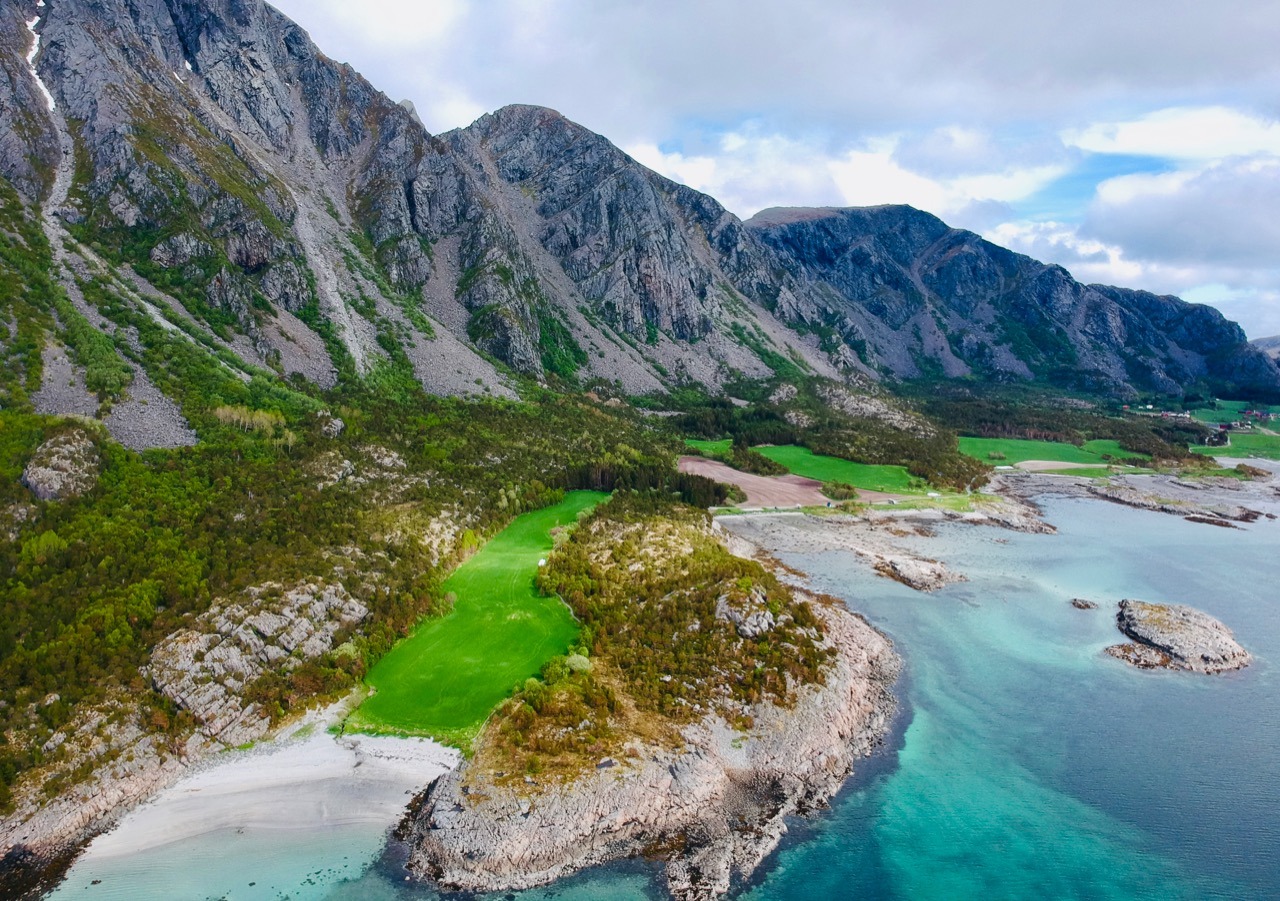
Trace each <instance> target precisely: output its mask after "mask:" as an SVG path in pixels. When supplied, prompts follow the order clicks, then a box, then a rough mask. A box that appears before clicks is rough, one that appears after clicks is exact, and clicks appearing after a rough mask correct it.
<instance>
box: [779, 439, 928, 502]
mask: <svg viewBox="0 0 1280 901" xmlns="http://www.w3.org/2000/svg"><path fill="white" fill-rule="evenodd" d="M754 450H756V451H757V452H758V453H761V454H763V455H764V456H766V457H768V458H769V459H770V460H773V461H774V462H775V463H781V464H782V465H783V466H785V467H786V468H787V469H789V470H790V471H791V472H793V473H795V474H796V475H798V476H804V477H805V478H806V479H816V480H817V481H819V482H844V483H845V484H847V485H852V486H853V487H855V488H863V489H866V490H867V491H888V492H894V493H900V494H901V493H909V492H916V493H919V492H920V490H921V489H920V488H918V487H916V485H915V484H914V483H913V480H912V478H911V474H910V473H909V472H907V470H906V469H905V468H904V467H902V466H872V465H870V464H868V463H853V462H851V461H849V460H841V459H840V458H839V457H824V456H821V455H819V454H815V453H814V452H813V451H811V450H809V449H808V448H807V447H796V446H795V445H780V446H777V447H757V448H754Z"/></svg>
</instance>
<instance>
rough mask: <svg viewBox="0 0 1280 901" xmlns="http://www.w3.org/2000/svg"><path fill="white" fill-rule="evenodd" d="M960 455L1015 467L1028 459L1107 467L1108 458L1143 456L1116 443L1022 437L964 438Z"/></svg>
mask: <svg viewBox="0 0 1280 901" xmlns="http://www.w3.org/2000/svg"><path fill="white" fill-rule="evenodd" d="M960 452H961V453H962V454H968V455H969V456H970V457H974V458H975V459H978V460H981V461H982V462H984V463H995V464H1000V465H1005V466H1012V465H1014V464H1015V463H1025V462H1026V461H1027V460H1049V461H1052V462H1054V463H1097V464H1100V465H1102V464H1106V463H1107V461H1106V460H1105V459H1103V456H1104V455H1110V456H1112V457H1116V458H1118V459H1126V458H1131V457H1143V458H1144V459H1145V458H1146V457H1145V455H1144V454H1135V453H1133V452H1132V451H1127V450H1125V449H1124V448H1122V447H1121V446H1120V445H1119V444H1118V443H1116V442H1115V441H1101V440H1100V441H1087V442H1085V444H1084V446H1083V447H1076V446H1075V445H1074V444H1066V443H1063V442H1059V441H1027V440H1025V439H1022V438H961V439H960ZM993 453H995V454H1004V459H998V458H996V459H993V458H992V457H991V454H993Z"/></svg>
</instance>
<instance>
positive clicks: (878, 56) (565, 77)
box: [276, 0, 1280, 144]
mask: <svg viewBox="0 0 1280 901" xmlns="http://www.w3.org/2000/svg"><path fill="white" fill-rule="evenodd" d="M276 2H277V5H279V6H280V7H281V8H282V9H283V10H284V11H285V12H286V13H289V14H292V15H294V16H295V17H297V18H298V19H299V20H300V21H301V22H302V24H303V25H304V26H305V27H307V28H309V29H311V30H313V32H314V34H315V36H316V38H317V39H319V40H320V41H321V43H322V44H323V45H324V46H325V48H326V50H327V52H329V53H331V54H333V55H335V56H338V57H340V58H344V59H347V60H349V61H350V62H352V63H353V64H354V65H355V66H356V67H357V68H359V69H360V70H361V71H363V72H365V73H366V74H367V75H369V76H370V77H371V78H372V80H373V81H374V82H375V83H376V84H378V85H379V86H380V87H382V88H384V89H385V90H387V91H388V92H390V93H391V94H392V95H394V96H396V97H409V98H410V99H412V100H414V101H415V103H417V104H418V105H419V107H421V108H423V109H424V110H431V109H432V108H433V107H434V97H435V94H436V92H437V91H438V90H440V89H441V88H442V86H445V85H449V86H452V88H453V89H455V90H464V92H465V93H467V94H468V95H469V96H470V97H472V98H474V100H475V102H476V103H478V104H480V105H481V106H483V107H485V108H487V109H493V108H496V107H498V106H502V105H504V104H507V103H512V102H528V103H540V104H543V105H546V106H551V107H554V108H556V109H559V110H560V111H561V112H563V113H565V114H566V115H568V116H570V117H571V118H573V119H575V120H577V121H580V122H583V123H584V124H586V125H588V126H590V127H592V128H595V129H596V130H598V131H601V132H603V133H606V134H608V135H610V136H611V137H613V138H614V139H615V140H618V141H620V142H623V143H628V144H630V143H634V142H637V141H644V140H650V141H658V142H662V141H666V140H669V139H670V138H671V137H673V136H674V134H673V131H674V129H676V128H677V127H679V126H681V125H683V124H687V123H689V122H702V123H716V124H719V125H725V124H733V123H737V122H740V121H743V120H746V119H749V118H753V117H755V118H759V119H761V120H762V121H763V122H765V123H766V124H767V127H768V129H769V130H781V131H784V132H785V133H787V134H791V135H796V134H800V133H804V132H806V131H811V130H814V129H829V130H831V131H832V133H834V134H836V135H837V136H838V137H839V138H840V139H841V140H844V141H848V140H852V139H855V138H857V137H859V136H863V135H866V134H885V133H896V132H899V131H903V130H909V129H917V128H920V127H922V126H923V127H926V128H927V127H932V126H933V125H936V124H940V123H942V124H945V123H959V125H960V127H961V129H969V128H974V127H998V126H1001V125H1004V124H1009V123H1028V122H1031V123H1036V122H1039V123H1045V124H1048V126H1049V127H1050V128H1051V129H1052V130H1054V131H1056V130H1059V129H1061V128H1062V127H1064V126H1066V125H1068V124H1070V123H1071V122H1080V121H1089V120H1090V119H1091V118H1096V113H1095V112H1094V111H1095V110H1097V109H1101V108H1107V107H1110V108H1112V109H1134V110H1137V111H1138V112H1142V111H1145V110H1149V109H1153V108H1154V109H1158V108H1162V107H1169V106H1175V105H1188V104H1190V103H1198V104H1199V105H1202V106H1211V105H1213V104H1214V103H1219V102H1222V101H1221V100H1220V99H1219V98H1221V97H1225V96H1231V97H1233V98H1234V102H1235V103H1236V104H1238V105H1239V104H1244V105H1248V106H1250V107H1254V108H1258V109H1263V108H1268V106H1269V107H1270V108H1272V109H1276V108H1278V107H1280V97H1278V96H1277V91H1276V87H1275V86H1276V84H1277V83H1280V54H1277V53H1276V52H1275V47H1276V46H1277V45H1280V16H1277V15H1275V10H1274V6H1273V5H1272V4H1271V3H1270V2H1268V0H1218V2H1216V3H1212V4H1204V3H1200V4H1183V5H1180V6H1179V7H1178V9H1177V11H1176V14H1173V13H1170V14H1156V13H1154V12H1153V10H1152V7H1151V5H1150V4H1145V3H1129V4H1117V3H1114V2H1112V0H1070V2H1068V0H1045V2H1040V3H1024V4H1017V5H1015V4H1011V3H1009V2H1008V0H970V2H968V3H966V4H965V7H964V11H963V14H962V15H958V14H957V12H956V7H955V5H954V4H953V3H951V2H949V0H898V2H894V3H883V2H869V0H853V2H850V0H792V2H790V3H786V4H782V3H777V2H776V0H698V2H695V3H688V2H685V0H648V2H646V3H635V2H632V0H484V2H480V0H427V2H410V0H382V2H380V3H376V4H370V3H366V4H357V3H352V2H350V0H276ZM1242 23H1247V25H1244V24H1242ZM465 124H467V123H465V122H461V121H453V122H443V121H442V122H440V123H439V124H438V125H437V126H436V127H438V128H440V127H453V126H458V125H465ZM956 138H957V140H958V142H959V143H960V144H963V142H964V140H965V138H966V135H965V133H964V132H963V131H961V132H959V133H957V135H956Z"/></svg>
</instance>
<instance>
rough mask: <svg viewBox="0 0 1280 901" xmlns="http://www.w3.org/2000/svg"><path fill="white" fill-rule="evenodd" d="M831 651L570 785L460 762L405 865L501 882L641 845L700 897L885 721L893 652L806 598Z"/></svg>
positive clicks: (485, 883)
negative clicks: (742, 715) (731, 710)
mask: <svg viewBox="0 0 1280 901" xmlns="http://www.w3.org/2000/svg"><path fill="white" fill-rule="evenodd" d="M816 609H817V610H818V612H819V615H820V618H821V621H822V625H823V629H824V632H825V636H826V642H827V646H828V647H829V648H830V649H831V650H832V651H833V652H834V653H833V656H832V658H831V662H830V666H829V667H828V669H827V671H826V677H825V683H824V684H823V685H820V686H817V685H815V686H808V687H806V688H805V689H804V690H803V691H802V692H800V694H799V696H798V697H797V698H796V700H795V703H794V705H793V706H791V707H784V706H779V705H776V704H773V703H770V702H766V703H761V704H756V705H752V706H751V708H750V714H749V715H750V717H751V718H752V719H753V720H754V726H753V728H751V729H750V730H747V731H745V732H744V731H740V730H738V729H735V728H733V727H732V726H730V725H729V724H728V723H727V722H725V720H724V719H723V718H722V717H720V716H718V715H711V716H708V717H706V718H704V719H702V720H700V721H698V722H696V723H693V724H691V725H689V726H687V727H685V728H684V729H683V730H682V731H681V732H680V744H679V745H678V746H677V747H668V746H664V745H655V744H652V743H647V742H643V741H636V742H632V743H630V744H629V745H628V747H627V752H626V754H625V755H624V756H623V757H622V758H621V759H616V760H615V759H613V758H609V759H606V760H602V761H600V763H599V764H598V765H597V766H596V767H595V768H594V769H593V770H592V771H590V772H587V773H584V774H582V775H581V776H580V778H578V779H577V780H576V781H575V782H573V783H572V784H571V785H568V786H564V785H551V786H547V787H544V786H542V785H540V784H539V783H538V782H536V781H526V782H517V783H515V784H512V785H504V784H501V783H500V782H498V781H496V780H494V779H493V778H491V776H490V774H486V773H484V772H477V770H476V768H475V767H474V766H472V765H470V764H464V765H463V766H462V767H461V768H460V769H458V770H455V771H453V772H451V773H449V774H447V775H445V776H443V777H441V778H440V780H439V781H437V782H436V783H435V784H434V785H433V786H432V788H431V790H430V791H429V792H428V794H427V798H426V803H425V807H424V809H423V813H422V815H421V816H420V817H419V819H418V821H417V823H416V826H415V828H414V832H413V836H412V839H411V841H412V844H413V853H412V859H411V862H410V867H411V869H412V870H413V871H414V872H415V873H417V874H418V875H421V876H424V877H431V878H433V879H435V880H437V881H438V882H439V883H440V884H441V885H443V886H446V887H448V888H454V889H463V890H467V891H477V892H481V891H509V890H516V889H523V888H529V887H532V886H536V885H543V884H546V883H550V882H552V881H554V880H556V879H559V878H561V877H563V876H566V875H568V874H570V873H573V872H575V871H577V870H580V869H583V868H585V867H589V866H593V865H596V864H601V863H605V862H607V861H611V860H618V859H622V858H628V857H638V856H641V855H644V856H648V857H655V858H657V859H660V860H663V861H665V863H666V874H667V884H668V887H669V889H670V891H671V893H672V895H673V896H675V897H676V898H680V899H700V898H712V897H716V896H719V895H723V894H724V893H725V892H727V891H728V890H729V888H730V886H731V885H732V884H733V882H734V880H735V879H745V878H746V877H748V876H749V875H750V874H751V873H752V872H753V871H754V870H755V869H756V867H757V866H759V864H760V863H761V861H763V860H764V858H765V857H767V856H768V855H769V854H770V853H771V852H772V851H773V850H774V848H775V847H777V844H778V841H779V840H780V839H781V837H782V835H783V834H784V833H785V832H786V830H787V827H786V818H787V817H788V816H792V815H794V814H797V813H803V812H805V811H808V810H812V809H814V808H817V807H820V806H821V805H823V804H824V803H825V802H826V801H827V800H828V799H829V798H830V797H831V796H832V795H833V794H835V792H836V791H837V790H838V789H839V788H840V786H841V784H842V783H843V782H844V780H845V779H846V778H847V777H848V775H849V774H850V773H851V772H852V770H853V767H854V764H855V762H856V761H857V760H858V759H860V758H862V757H865V756H866V755H867V754H869V753H870V752H871V751H872V750H873V749H874V748H875V747H876V746H877V744H878V743H879V742H880V741H881V740H882V738H883V737H884V735H885V734H886V732H887V731H888V728H889V725H890V722H891V719H892V716H893V713H894V711H895V709H896V702H895V700H894V696H893V694H892V691H891V688H892V685H893V683H894V681H895V680H896V678H897V675H898V672H899V669H900V666H901V663H900V660H899V658H898V656H897V654H896V653H895V652H894V650H893V646H892V644H891V642H890V641H889V640H888V639H887V638H885V637H884V636H883V635H881V634H880V633H879V632H877V631H876V630H875V629H873V628H872V627H871V626H870V625H868V624H867V623H866V622H865V621H864V620H862V619H861V618H859V617H857V616H854V615H853V614H851V613H849V612H848V611H846V610H844V609H842V608H840V607H836V606H830V605H823V606H820V607H816Z"/></svg>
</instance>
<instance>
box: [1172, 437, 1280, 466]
mask: <svg viewBox="0 0 1280 901" xmlns="http://www.w3.org/2000/svg"><path fill="white" fill-rule="evenodd" d="M1191 449H1192V450H1193V451H1195V452H1196V453H1198V454H1208V455H1210V456H1214V457H1261V458H1262V459H1264V460H1280V436H1276V435H1260V434H1258V433H1256V432H1232V433H1231V446H1230V447H1193V448H1191Z"/></svg>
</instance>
